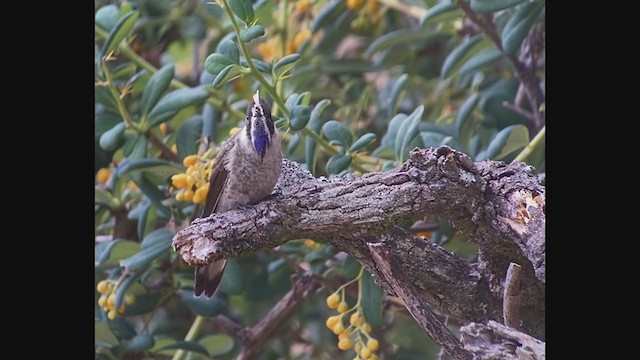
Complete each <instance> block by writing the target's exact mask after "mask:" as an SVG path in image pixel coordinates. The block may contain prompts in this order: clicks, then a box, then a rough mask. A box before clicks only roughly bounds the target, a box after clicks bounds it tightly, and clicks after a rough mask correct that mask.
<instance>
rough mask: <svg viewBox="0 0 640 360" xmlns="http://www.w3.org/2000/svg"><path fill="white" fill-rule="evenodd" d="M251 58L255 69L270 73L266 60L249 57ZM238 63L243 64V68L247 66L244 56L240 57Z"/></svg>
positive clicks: (269, 66)
mask: <svg viewBox="0 0 640 360" xmlns="http://www.w3.org/2000/svg"><path fill="white" fill-rule="evenodd" d="M251 60H253V65H255V66H256V69H258V71H260V72H261V73H265V74H271V65H270V64H267V63H266V62H264V61H262V60H258V59H251ZM240 65H242V66H244V67H245V68H248V67H249V64H247V60H246V59H245V58H240Z"/></svg>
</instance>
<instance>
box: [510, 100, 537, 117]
mask: <svg viewBox="0 0 640 360" xmlns="http://www.w3.org/2000/svg"><path fill="white" fill-rule="evenodd" d="M502 106H504V107H506V108H507V109H509V110H511V111H513V112H515V113H518V114H520V115H522V116H524V117H526V118H527V119H529V120H530V121H532V122H535V121H536V119H535V118H534V116H533V114H532V113H530V112H528V111H527V110H525V109H523V108H520V107H518V106H517V105H514V104H512V103H510V102H508V101H503V102H502Z"/></svg>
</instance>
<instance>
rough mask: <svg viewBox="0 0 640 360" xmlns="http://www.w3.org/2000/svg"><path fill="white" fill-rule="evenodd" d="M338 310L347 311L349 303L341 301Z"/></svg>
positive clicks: (340, 311)
mask: <svg viewBox="0 0 640 360" xmlns="http://www.w3.org/2000/svg"><path fill="white" fill-rule="evenodd" d="M338 312H339V313H341V314H342V313H345V312H347V303H346V302H344V301H341V302H340V304H338Z"/></svg>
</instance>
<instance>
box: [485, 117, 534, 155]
mask: <svg viewBox="0 0 640 360" xmlns="http://www.w3.org/2000/svg"><path fill="white" fill-rule="evenodd" d="M525 132H526V133H525ZM512 133H513V138H512V137H511V135H512ZM528 134H529V133H528V130H527V128H526V127H525V126H524V125H520V124H518V125H511V126H507V127H506V128H504V129H502V130H500V132H498V133H497V134H496V135H495V136H494V137H493V139H492V140H491V142H490V143H489V146H488V147H487V149H486V150H485V151H482V152H480V153H479V154H478V156H477V157H476V159H475V160H476V161H483V160H488V159H496V158H497V157H498V155H503V156H504V155H508V153H511V152H513V151H516V150H518V149H521V148H523V147H524V146H526V145H527V144H528V143H529V135H528ZM510 138H511V144H510V147H509V148H508V149H505V150H503V148H505V145H506V144H507V142H508V140H509V139H510ZM523 139H526V140H525V141H523ZM520 143H522V145H521V146H520V145H519V144H520Z"/></svg>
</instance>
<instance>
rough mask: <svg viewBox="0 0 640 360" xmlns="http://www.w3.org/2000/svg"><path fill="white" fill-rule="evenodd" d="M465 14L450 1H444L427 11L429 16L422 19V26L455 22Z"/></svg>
mask: <svg viewBox="0 0 640 360" xmlns="http://www.w3.org/2000/svg"><path fill="white" fill-rule="evenodd" d="M463 14H464V12H463V11H462V10H460V8H459V7H458V6H457V5H456V4H453V3H451V2H449V1H443V2H441V3H438V4H436V5H435V6H433V7H431V8H429V9H428V10H427V14H426V15H425V16H423V17H422V19H420V25H424V24H429V25H433V24H437V23H439V22H443V21H448V20H453V19H457V18H460V17H462V15H463Z"/></svg>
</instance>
